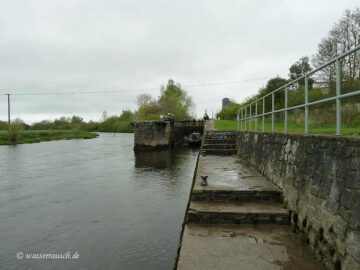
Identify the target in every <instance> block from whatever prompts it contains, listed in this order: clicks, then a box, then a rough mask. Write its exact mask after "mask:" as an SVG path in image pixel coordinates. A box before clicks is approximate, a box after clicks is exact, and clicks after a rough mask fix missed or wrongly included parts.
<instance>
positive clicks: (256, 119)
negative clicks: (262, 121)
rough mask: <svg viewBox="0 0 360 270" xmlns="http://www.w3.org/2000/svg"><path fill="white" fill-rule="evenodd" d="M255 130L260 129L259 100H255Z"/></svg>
mask: <svg viewBox="0 0 360 270" xmlns="http://www.w3.org/2000/svg"><path fill="white" fill-rule="evenodd" d="M255 131H258V102H257V101H256V102H255Z"/></svg>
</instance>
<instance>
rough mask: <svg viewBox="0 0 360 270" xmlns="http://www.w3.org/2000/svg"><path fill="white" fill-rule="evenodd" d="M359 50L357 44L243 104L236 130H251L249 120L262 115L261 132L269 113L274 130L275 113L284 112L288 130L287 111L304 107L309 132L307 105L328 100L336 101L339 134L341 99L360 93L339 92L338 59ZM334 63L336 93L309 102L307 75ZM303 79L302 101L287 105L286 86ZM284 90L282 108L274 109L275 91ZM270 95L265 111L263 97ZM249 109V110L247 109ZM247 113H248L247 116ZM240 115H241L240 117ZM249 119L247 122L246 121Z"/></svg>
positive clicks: (338, 130) (337, 131) (337, 130)
mask: <svg viewBox="0 0 360 270" xmlns="http://www.w3.org/2000/svg"><path fill="white" fill-rule="evenodd" d="M358 50H360V46H357V47H355V48H353V49H351V50H349V51H347V52H345V53H343V54H341V55H339V56H337V57H335V58H334V59H332V60H330V61H329V62H327V63H325V64H323V65H321V66H320V67H318V68H316V69H314V70H311V71H309V72H307V73H306V74H305V75H302V76H300V77H299V78H297V79H295V80H292V81H291V82H289V83H287V84H285V85H283V86H281V87H279V88H277V89H275V90H274V91H272V92H270V93H268V94H266V95H263V96H261V97H259V98H258V99H256V100H255V101H252V102H251V103H249V104H247V105H245V106H243V107H242V108H240V109H238V110H237V121H238V130H240V131H244V130H250V131H251V120H252V119H254V118H256V120H257V119H258V117H262V132H264V131H265V116H267V115H271V131H272V132H274V131H275V113H280V112H284V125H285V126H284V132H285V133H287V132H288V111H290V110H294V109H300V108H304V133H305V134H307V133H308V132H309V106H312V105H316V104H321V103H325V102H329V101H334V100H335V101H336V135H341V100H342V99H344V98H348V97H352V96H356V95H360V90H357V91H353V92H350V93H346V94H341V67H340V60H341V59H343V58H345V57H346V56H348V55H350V54H352V53H355V52H357V51H358ZM334 63H335V69H336V95H335V96H333V97H329V98H323V99H320V100H316V101H312V102H309V77H310V76H311V75H313V74H314V73H316V72H318V71H320V70H323V69H324V68H326V67H328V66H330V65H332V64H334ZM303 79H304V80H305V87H304V92H305V95H304V103H303V104H300V105H296V106H291V107H288V87H289V86H291V85H293V84H295V83H297V82H299V81H301V80H303ZM281 90H284V93H285V96H284V108H283V109H278V110H275V93H276V92H278V91H281ZM269 96H271V111H270V112H265V98H267V97H269ZM260 101H261V102H262V107H263V108H262V113H261V114H258V102H260ZM254 104H255V115H252V107H253V105H254ZM248 109H249V110H248ZM248 113H249V114H250V115H249V116H248ZM240 116H241V117H240ZM248 120H249V123H247V122H248ZM257 123H258V121H256V122H255V130H256V131H257V130H258V128H257Z"/></svg>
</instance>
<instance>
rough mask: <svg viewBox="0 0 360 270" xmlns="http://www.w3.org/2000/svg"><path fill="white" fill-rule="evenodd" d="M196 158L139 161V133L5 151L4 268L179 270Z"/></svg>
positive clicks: (0, 234) (0, 151) (180, 154)
mask: <svg viewBox="0 0 360 270" xmlns="http://www.w3.org/2000/svg"><path fill="white" fill-rule="evenodd" d="M196 153H197V152H196V151H193V150H190V149H186V148H185V149H183V148H181V149H176V150H175V151H173V152H168V151H162V152H152V153H151V152H144V153H141V154H135V153H134V152H133V135H132V134H117V135H116V136H113V134H109V135H108V134H101V136H100V137H99V138H97V139H94V140H73V141H57V142H47V143H40V144H32V145H19V146H16V147H7V146H5V147H0V175H1V177H0V205H1V207H0V228H1V230H0V243H1V244H0V269H10V270H12V269H40V270H42V269H127V270H132V269H134V270H137V269H172V266H173V263H174V259H175V256H176V249H177V243H178V239H179V233H180V230H181V223H182V221H183V216H184V211H185V207H186V202H187V199H188V195H189V190H190V186H191V179H192V175H193V171H194V167H195V162H196V157H197V155H196ZM18 251H22V252H27V253H38V252H43V251H46V252H48V253H61V252H65V251H78V252H79V253H80V259H79V260H77V261H76V262H75V261H67V262H64V261H56V260H36V261H31V260H17V259H16V257H15V254H16V252H18Z"/></svg>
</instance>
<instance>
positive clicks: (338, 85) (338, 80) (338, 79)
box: [335, 59, 341, 135]
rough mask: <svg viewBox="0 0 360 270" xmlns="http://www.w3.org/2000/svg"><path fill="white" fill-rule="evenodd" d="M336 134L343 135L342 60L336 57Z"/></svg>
mask: <svg viewBox="0 0 360 270" xmlns="http://www.w3.org/2000/svg"><path fill="white" fill-rule="evenodd" d="M335 66H336V135H341V100H340V98H339V96H340V95H341V67H340V60H339V59H336V62H335Z"/></svg>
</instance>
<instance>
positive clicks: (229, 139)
mask: <svg viewBox="0 0 360 270" xmlns="http://www.w3.org/2000/svg"><path fill="white" fill-rule="evenodd" d="M201 154H202V155H223V156H226V155H233V154H236V134H235V132H220V131H209V132H206V133H205V135H204V138H203V145H202V150H201Z"/></svg>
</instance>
